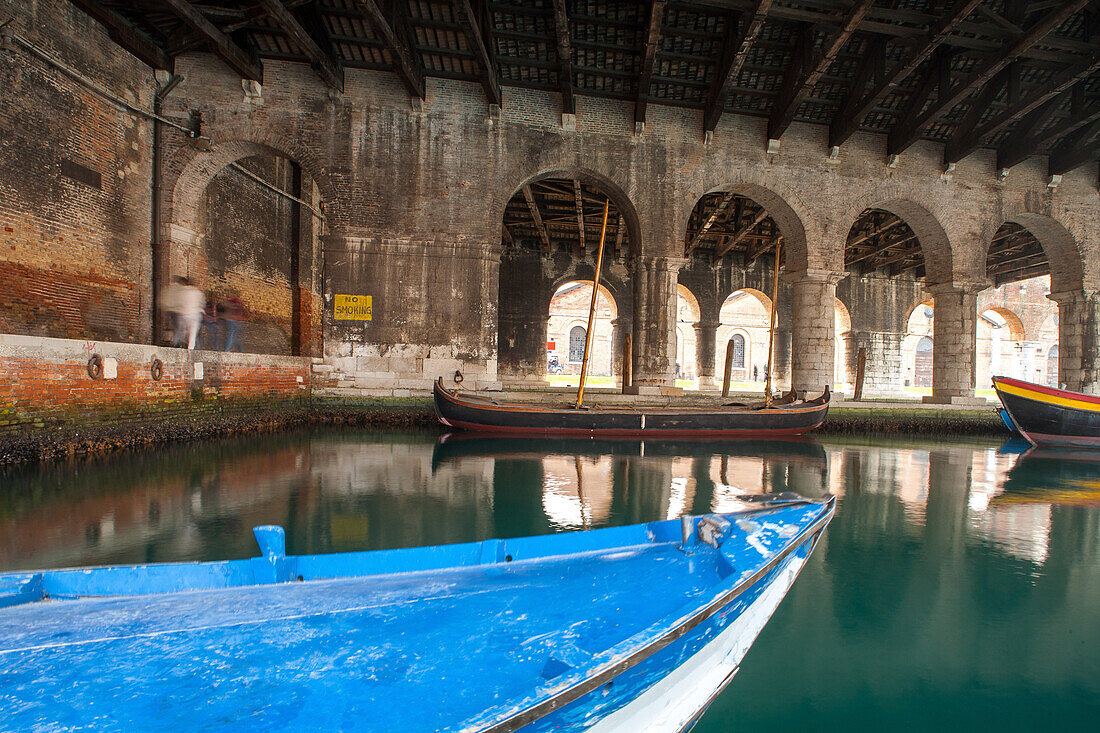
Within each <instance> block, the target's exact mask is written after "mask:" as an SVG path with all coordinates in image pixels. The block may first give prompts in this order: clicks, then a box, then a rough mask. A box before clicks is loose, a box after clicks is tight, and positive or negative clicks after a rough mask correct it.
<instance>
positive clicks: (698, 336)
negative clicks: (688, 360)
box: [695, 321, 718, 389]
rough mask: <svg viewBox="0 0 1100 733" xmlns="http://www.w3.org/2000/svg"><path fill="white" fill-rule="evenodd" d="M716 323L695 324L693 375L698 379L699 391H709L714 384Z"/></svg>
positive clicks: (703, 322)
mask: <svg viewBox="0 0 1100 733" xmlns="http://www.w3.org/2000/svg"><path fill="white" fill-rule="evenodd" d="M717 336H718V321H699V322H698V323H696V324H695V374H696V375H697V376H698V377H699V389H710V388H712V387H714V386H715V383H714V357H715V348H716V347H715V339H716V338H717Z"/></svg>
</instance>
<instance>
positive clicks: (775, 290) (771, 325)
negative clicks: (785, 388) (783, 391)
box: [764, 237, 783, 407]
mask: <svg viewBox="0 0 1100 733" xmlns="http://www.w3.org/2000/svg"><path fill="white" fill-rule="evenodd" d="M782 247H783V237H777V238H776V240H775V265H774V270H775V272H774V273H773V274H772V312H771V320H770V321H769V322H768V368H767V374H765V375H764V406H765V407H768V406H770V405H771V403H772V351H773V347H774V344H775V311H776V301H777V300H778V296H779V250H780V249H782Z"/></svg>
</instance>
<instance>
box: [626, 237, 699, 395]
mask: <svg viewBox="0 0 1100 733" xmlns="http://www.w3.org/2000/svg"><path fill="white" fill-rule="evenodd" d="M686 262H687V260H686V259H685V258H683V257H650V256H642V257H638V258H637V259H635V260H634V328H633V354H632V357H633V362H634V385H635V386H637V387H643V388H644V387H647V386H648V387H657V386H661V385H666V386H672V385H674V384H675V380H676V354H675V348H676V346H675V344H676V337H675V329H676V276H677V274H678V273H679V271H680V267H681V266H682V265H683V264H684V263H686Z"/></svg>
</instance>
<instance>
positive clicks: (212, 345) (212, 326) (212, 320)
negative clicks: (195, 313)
mask: <svg viewBox="0 0 1100 733" xmlns="http://www.w3.org/2000/svg"><path fill="white" fill-rule="evenodd" d="M216 300H217V298H216V297H215V295H214V293H212V292H211V293H207V294H206V307H205V308H203V309H202V331H200V332H199V348H200V349H217V348H218V341H219V338H218V332H219V330H220V329H219V328H218V317H217V313H216V312H215V309H214V303H215V302H216Z"/></svg>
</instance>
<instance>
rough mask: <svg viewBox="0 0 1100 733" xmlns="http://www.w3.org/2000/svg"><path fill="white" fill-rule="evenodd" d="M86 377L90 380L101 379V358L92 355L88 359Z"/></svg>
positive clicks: (97, 355)
mask: <svg viewBox="0 0 1100 733" xmlns="http://www.w3.org/2000/svg"><path fill="white" fill-rule="evenodd" d="M88 376H89V377H91V378H92V379H103V358H102V357H101V356H100V355H99V354H92V355H91V356H90V357H89V358H88Z"/></svg>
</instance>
